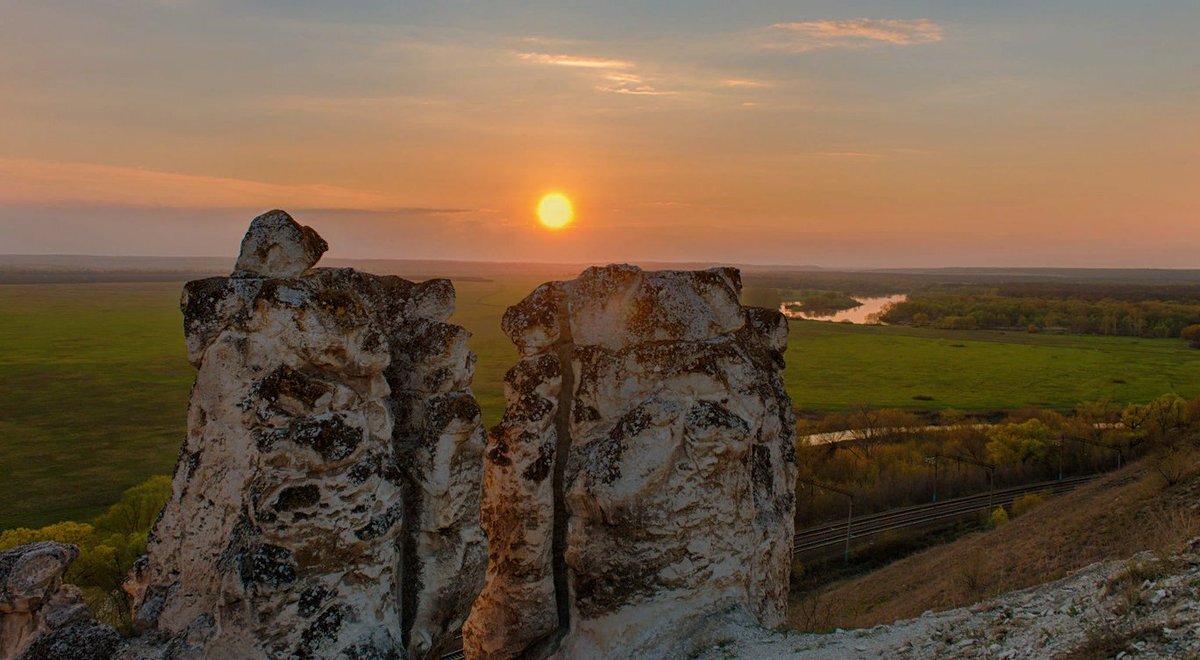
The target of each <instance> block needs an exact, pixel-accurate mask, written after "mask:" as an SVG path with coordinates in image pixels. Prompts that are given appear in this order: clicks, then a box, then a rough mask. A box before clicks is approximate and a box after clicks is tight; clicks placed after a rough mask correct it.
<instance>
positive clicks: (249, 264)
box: [233, 210, 329, 278]
mask: <svg viewBox="0 0 1200 660" xmlns="http://www.w3.org/2000/svg"><path fill="white" fill-rule="evenodd" d="M328 249H329V245H328V244H327V243H325V239H323V238H321V237H320V235H318V234H317V232H316V231H314V230H313V229H312V228H311V227H302V226H301V225H300V224H299V223H297V222H296V221H295V220H293V219H292V216H290V215H288V214H287V212H285V211H279V210H275V211H267V212H266V213H264V214H262V215H260V216H258V217H257V218H255V219H254V220H252V221H251V222H250V229H249V230H248V231H247V232H246V236H245V238H243V239H242V251H241V254H239V255H238V259H237V263H236V264H235V265H234V267H233V268H234V275H235V276H244V277H285V278H286V277H297V276H299V275H300V274H301V273H303V272H304V271H306V270H308V269H309V268H312V267H313V266H315V265H316V264H317V261H318V260H319V259H320V258H321V255H323V254H325V251H326V250H328Z"/></svg>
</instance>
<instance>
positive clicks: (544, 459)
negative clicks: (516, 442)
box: [521, 442, 554, 483]
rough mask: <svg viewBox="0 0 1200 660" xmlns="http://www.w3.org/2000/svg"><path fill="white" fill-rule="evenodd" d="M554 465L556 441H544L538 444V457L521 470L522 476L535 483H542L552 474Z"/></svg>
mask: <svg viewBox="0 0 1200 660" xmlns="http://www.w3.org/2000/svg"><path fill="white" fill-rule="evenodd" d="M553 467H554V443H553V442H543V443H542V444H541V445H540V446H538V455H537V458H536V459H534V460H533V462H532V463H530V464H529V465H526V466H525V469H524V470H522V471H521V476H522V477H525V479H526V480H528V481H532V482H534V483H541V482H543V481H545V480H546V477H548V476H550V470H551V468H553Z"/></svg>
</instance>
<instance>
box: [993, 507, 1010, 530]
mask: <svg viewBox="0 0 1200 660" xmlns="http://www.w3.org/2000/svg"><path fill="white" fill-rule="evenodd" d="M990 522H991V525H992V527H1000V526H1001V525H1004V524H1005V523H1007V522H1008V512H1007V511H1005V510H1004V507H1002V506H998V507H996V510H995V511H993V512H992V516H991V519H990Z"/></svg>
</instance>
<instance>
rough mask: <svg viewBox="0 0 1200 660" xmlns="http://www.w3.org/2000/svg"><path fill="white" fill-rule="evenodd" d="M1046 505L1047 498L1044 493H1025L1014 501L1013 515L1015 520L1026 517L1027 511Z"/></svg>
mask: <svg viewBox="0 0 1200 660" xmlns="http://www.w3.org/2000/svg"><path fill="white" fill-rule="evenodd" d="M1045 503H1046V497H1045V495H1043V494H1042V493H1025V494H1024V495H1022V496H1020V497H1018V498H1017V499H1015V500H1013V503H1012V515H1013V517H1014V518H1017V517H1019V516H1022V515H1024V514H1025V513H1026V512H1027V511H1032V510H1034V509H1036V508H1038V507H1039V506H1041V505H1043V504H1045Z"/></svg>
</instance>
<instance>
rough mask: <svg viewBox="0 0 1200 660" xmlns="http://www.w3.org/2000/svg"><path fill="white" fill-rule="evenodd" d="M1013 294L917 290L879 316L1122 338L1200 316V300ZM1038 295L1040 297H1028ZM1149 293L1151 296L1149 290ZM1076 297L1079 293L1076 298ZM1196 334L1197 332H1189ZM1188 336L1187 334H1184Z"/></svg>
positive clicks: (1173, 329) (1170, 328)
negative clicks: (1172, 300) (1180, 300)
mask: <svg viewBox="0 0 1200 660" xmlns="http://www.w3.org/2000/svg"><path fill="white" fill-rule="evenodd" d="M1010 288H1011V289H1015V290H1013V291H1012V292H1011V293H1013V294H1014V295H1004V293H1000V292H995V291H990V292H981V291H978V290H974V291H971V290H968V291H965V292H964V291H961V290H950V291H947V290H938V291H926V292H918V293H914V294H912V295H910V296H909V298H908V300H907V301H905V302H901V303H897V304H895V305H893V306H892V307H891V308H889V309H888V310H887V311H886V312H885V313H884V315H883V317H882V318H883V320H884V321H885V322H887V323H906V324H911V325H914V326H919V325H926V324H929V323H931V322H932V323H933V325H934V326H935V327H938V328H944V329H953V330H974V329H976V328H987V329H1009V330H1016V329H1019V330H1023V331H1028V332H1034V331H1036V330H1038V329H1039V328H1059V329H1061V330H1065V331H1068V332H1073V333H1079V334H1097V335H1119V336H1125V337H1160V338H1161V337H1176V336H1182V335H1181V332H1183V331H1186V328H1188V327H1196V326H1195V325H1194V324H1196V321H1197V319H1200V302H1197V301H1195V300H1189V301H1188V302H1165V301H1160V300H1112V299H1100V300H1094V299H1090V297H1088V296H1080V294H1081V293H1086V292H1078V291H1077V292H1069V293H1068V295H1071V296H1072V297H1064V298H1058V297H1050V296H1052V295H1062V293H1063V292H1047V293H1041V292H1038V291H1022V290H1021V289H1020V288H1019V287H1010ZM1029 293H1041V295H1027V294H1029ZM1147 295H1155V293H1154V292H1147ZM1076 296H1080V297H1076ZM1192 332H1194V333H1196V337H1198V338H1200V330H1195V331H1192ZM1185 339H1186V338H1185Z"/></svg>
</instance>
